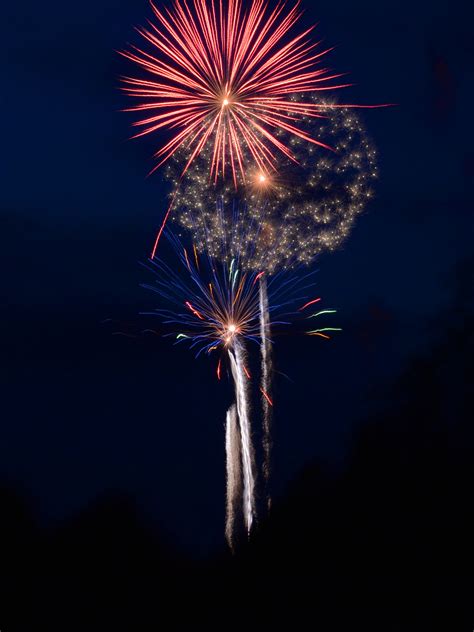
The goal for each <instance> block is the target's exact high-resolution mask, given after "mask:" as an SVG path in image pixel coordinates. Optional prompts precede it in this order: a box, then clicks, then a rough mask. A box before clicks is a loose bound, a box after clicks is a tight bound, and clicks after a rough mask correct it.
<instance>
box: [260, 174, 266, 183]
mask: <svg viewBox="0 0 474 632" xmlns="http://www.w3.org/2000/svg"><path fill="white" fill-rule="evenodd" d="M258 179H259V181H260V182H265V180H266V179H267V177H266V176H264V175H263V173H261V174H260V175H259V176H258Z"/></svg>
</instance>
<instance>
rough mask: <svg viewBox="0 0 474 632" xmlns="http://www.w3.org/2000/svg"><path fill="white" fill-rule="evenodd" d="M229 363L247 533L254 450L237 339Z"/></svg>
mask: <svg viewBox="0 0 474 632" xmlns="http://www.w3.org/2000/svg"><path fill="white" fill-rule="evenodd" d="M229 357H230V365H231V369H232V376H233V378H234V385H235V400H236V404H237V414H238V417H239V425H240V437H241V444H242V469H243V479H244V520H245V526H246V527H247V533H250V530H251V528H252V523H253V518H254V515H255V478H254V452H253V446H252V440H251V436H250V419H249V404H248V392H247V391H248V389H247V381H246V377H245V372H244V360H245V356H244V350H243V347H242V345H241V343H240V342H239V341H236V342H235V343H234V345H233V349H232V350H231V349H229Z"/></svg>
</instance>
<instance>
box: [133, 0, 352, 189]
mask: <svg viewBox="0 0 474 632" xmlns="http://www.w3.org/2000/svg"><path fill="white" fill-rule="evenodd" d="M151 6H152V9H153V13H154V15H155V18H156V23H153V22H150V24H149V28H140V29H138V32H139V33H140V35H141V36H142V37H143V38H144V39H145V40H146V42H147V48H148V50H149V51H150V52H148V51H147V50H142V49H140V48H138V47H132V48H131V50H129V51H125V52H123V53H122V54H123V55H124V56H125V57H127V58H128V59H130V60H131V61H132V62H134V63H136V64H138V65H139V66H140V67H141V68H142V70H144V71H145V72H146V74H147V78H146V79H143V78H135V77H124V78H123V81H124V83H125V87H124V90H125V91H126V93H127V94H128V95H130V96H131V97H134V98H136V99H139V103H138V105H136V106H134V107H131V108H129V110H130V111H135V112H140V113H143V114H144V115H145V116H144V118H142V119H141V120H139V121H137V122H135V123H134V125H136V126H138V127H140V128H141V131H139V132H138V133H137V134H136V137H138V136H143V135H145V134H151V133H153V132H155V131H157V130H160V129H168V130H172V131H173V132H174V135H173V136H172V137H171V139H170V140H169V141H168V142H166V143H165V144H164V145H163V146H162V147H161V148H160V149H159V150H158V151H157V152H156V154H155V157H156V158H157V159H158V161H159V162H158V165H157V166H156V167H155V168H158V167H159V166H160V165H161V164H163V163H164V162H165V161H166V160H167V159H168V158H169V157H170V156H172V155H173V154H174V153H175V152H176V151H177V150H178V149H179V148H180V147H182V146H185V147H188V148H189V150H190V155H189V158H188V160H187V162H186V163H185V166H184V169H183V173H184V172H186V170H187V169H188V167H189V165H190V164H191V163H192V162H193V160H194V159H195V158H196V156H198V155H199V154H200V153H201V152H202V150H203V148H204V147H205V146H206V145H208V144H210V145H211V146H212V155H211V159H210V164H209V166H210V175H211V178H212V179H213V180H214V181H217V179H218V177H219V174H220V175H221V176H222V177H223V178H225V176H226V169H228V170H229V171H230V172H231V174H232V178H233V180H234V183H235V184H237V173H238V172H239V173H241V174H242V175H244V174H245V171H246V169H247V167H248V164H247V162H246V156H245V153H246V150H248V152H249V154H250V156H251V158H252V162H253V164H254V165H256V167H257V168H258V170H259V171H260V176H259V181H260V182H261V183H264V182H265V180H266V178H267V176H268V174H270V173H271V172H272V171H273V170H274V169H275V167H276V165H277V160H278V155H284V156H286V157H287V158H290V159H292V160H295V158H294V156H293V153H292V151H291V149H290V148H289V146H288V145H287V144H285V143H283V142H282V141H281V139H280V138H279V137H278V132H279V131H280V130H284V131H285V132H288V133H289V134H291V135H295V136H297V137H299V138H302V139H305V140H307V141H309V142H311V143H313V144H315V145H320V146H324V147H327V145H325V143H323V142H321V141H320V140H317V139H314V138H312V137H311V136H309V135H308V134H307V133H306V132H304V131H303V130H301V129H300V127H299V126H297V122H298V121H299V120H300V118H301V116H303V115H310V116H313V117H317V116H318V115H319V114H318V113H320V112H321V108H320V107H319V106H318V105H317V104H315V103H314V102H312V101H308V102H295V101H293V100H291V99H289V98H288V97H289V95H291V94H296V93H299V94H304V93H308V92H317V91H325V90H330V89H337V88H342V87H345V86H348V85H350V84H346V83H338V82H337V81H336V80H337V79H339V78H340V77H341V76H342V75H341V74H334V73H332V72H331V71H330V70H329V69H327V68H325V67H321V66H320V65H319V64H320V62H321V61H322V59H323V58H324V56H325V55H326V53H328V52H329V51H330V50H331V49H326V50H319V48H318V46H319V42H311V41H310V39H309V35H310V33H311V31H312V30H313V28H309V29H307V30H305V31H303V32H301V33H299V34H294V35H293V36H292V35H291V33H292V32H293V29H294V27H295V25H296V24H297V23H298V21H299V19H300V17H301V11H300V9H299V2H297V3H296V4H295V5H294V6H293V7H292V8H290V9H289V10H285V9H286V5H285V3H284V2H280V3H279V4H278V5H277V6H276V7H275V8H274V9H269V7H268V4H267V2H266V1H265V0H254V1H253V2H252V3H251V5H250V8H249V10H245V9H244V7H243V5H242V2H241V0H228V2H226V3H222V2H217V0H210V1H208V2H206V1H205V0H192V1H191V2H190V3H189V4H188V3H181V2H178V0H176V1H175V2H174V4H173V8H171V9H165V10H160V9H159V8H158V7H156V6H155V5H154V4H153V3H151Z"/></svg>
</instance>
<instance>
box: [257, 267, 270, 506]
mask: <svg viewBox="0 0 474 632" xmlns="http://www.w3.org/2000/svg"><path fill="white" fill-rule="evenodd" d="M259 295H260V340H261V343H260V355H261V359H262V376H261V386H260V391H261V393H262V408H263V480H264V483H265V488H266V495H267V508H268V509H270V505H271V497H270V493H269V489H268V485H269V480H270V468H271V450H272V440H271V426H272V403H271V399H270V398H271V386H272V372H273V367H272V349H271V342H270V338H269V335H270V312H269V307H268V288H267V280H266V277H265V275H262V276H261V277H260V292H259Z"/></svg>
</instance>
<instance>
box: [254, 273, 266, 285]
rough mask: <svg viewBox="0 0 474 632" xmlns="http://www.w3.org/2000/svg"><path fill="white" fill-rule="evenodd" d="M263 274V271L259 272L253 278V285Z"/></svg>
mask: <svg viewBox="0 0 474 632" xmlns="http://www.w3.org/2000/svg"><path fill="white" fill-rule="evenodd" d="M264 274H265V272H264V271H263V272H259V273H258V274H257V276H256V277H255V279H254V280H253V284H254V285H255V283H256V282H257V281H258V280H259V279H261V278H262V276H263V275H264Z"/></svg>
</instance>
